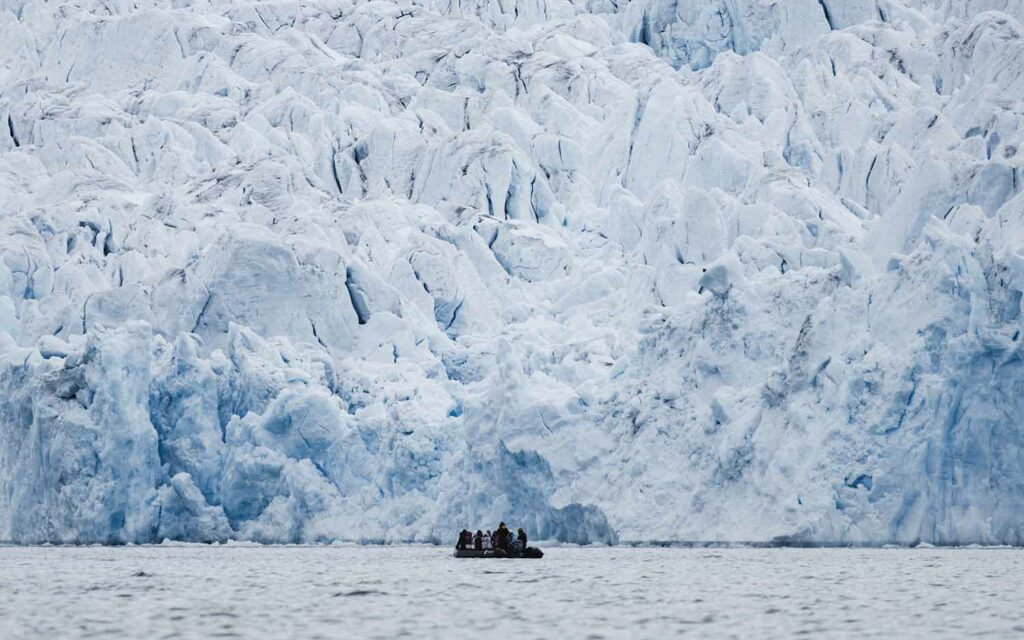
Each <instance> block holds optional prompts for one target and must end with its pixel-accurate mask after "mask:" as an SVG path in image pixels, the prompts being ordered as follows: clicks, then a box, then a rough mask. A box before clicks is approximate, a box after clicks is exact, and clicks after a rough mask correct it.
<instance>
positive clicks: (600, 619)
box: [0, 546, 1024, 639]
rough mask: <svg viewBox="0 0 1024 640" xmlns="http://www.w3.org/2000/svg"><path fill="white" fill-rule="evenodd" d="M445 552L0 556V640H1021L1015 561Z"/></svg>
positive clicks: (260, 550)
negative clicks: (982, 639)
mask: <svg viewBox="0 0 1024 640" xmlns="http://www.w3.org/2000/svg"><path fill="white" fill-rule="evenodd" d="M450 553H451V552H450V550H448V549H443V548H429V547H391V548H387V547H370V548H365V547H363V548H360V547H248V546H238V547H233V546H220V547H207V546H180V547H178V546H164V547H134V548H109V547H86V548H53V547H50V548H39V547H36V548H16V547H6V548H0V637H2V638H9V639H20V638H73V637H111V638H114V637H131V638H136V637H149V638H211V637H224V638H230V637H259V638H289V637H301V638H338V637H351V638H356V637H358V638H396V637H402V636H415V637H417V638H422V639H427V638H441V637H444V638H491V637H501V638H516V639H521V638H562V637H570V638H593V639H597V638H665V637H678V636H682V635H686V636H691V637H699V638H714V637H720V638H733V637H735V638H743V637H749V636H752V635H755V636H761V637H764V636H795V635H807V636H810V637H814V638H821V637H854V636H856V637H893V636H899V637H922V638H924V637H931V638H934V637H949V638H961V637H964V636H968V635H985V634H991V635H993V636H997V637H1000V638H1004V637H1024V609H1022V607H1021V606H1020V605H1021V602H1024V580H1022V579H1021V578H1022V576H1024V552H1022V551H1021V550H1014V549H976V550H974V549H959V550H939V549H927V550H922V549H917V550H907V549H901V550H836V549H832V550H824V549H819V550H811V549H721V550H719V549H714V550H709V549H575V548H555V549H549V550H548V552H547V556H546V557H545V558H544V559H542V560H468V559H467V560H456V559H454V558H452V557H450ZM495 634H496V635H495Z"/></svg>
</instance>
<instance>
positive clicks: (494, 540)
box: [455, 522, 526, 553]
mask: <svg viewBox="0 0 1024 640" xmlns="http://www.w3.org/2000/svg"><path fill="white" fill-rule="evenodd" d="M455 548H456V549H460V550H461V549H477V550H479V551H491V550H493V549H502V550H504V551H505V552H506V553H509V552H516V551H518V552H522V551H524V550H525V549H526V531H524V530H523V528H522V527H519V530H518V531H517V532H516V535H515V536H513V535H512V531H511V530H510V529H509V528H508V527H506V526H505V523H504V522H502V523H501V524H499V525H498V528H497V529H496V530H495V531H493V532H492V531H491V530H490V529H488V530H487V533H484V532H483V531H482V530H480V529H477V531H476V533H475V534H474V533H473V532H472V531H470V530H469V529H463V530H462V531H460V532H459V542H458V544H456V545H455Z"/></svg>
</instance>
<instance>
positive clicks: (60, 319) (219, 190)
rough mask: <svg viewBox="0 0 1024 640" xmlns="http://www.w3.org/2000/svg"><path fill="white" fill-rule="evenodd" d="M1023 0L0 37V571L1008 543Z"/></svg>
mask: <svg viewBox="0 0 1024 640" xmlns="http://www.w3.org/2000/svg"><path fill="white" fill-rule="evenodd" d="M1022 22H1024V0H784V1H782V0H776V1H770V0H617V1H616V0H395V1H379V0H374V1H368V0H326V1H318V0H314V1H303V2H291V1H287V0H283V1H276V2H257V3H252V2H233V1H232V2H229V1H227V0H206V1H198V2H194V3H187V2H181V1H173V2H171V1H159V2H158V1H150V0H133V1H130V0H79V1H76V2H43V1H27V0H0V231H2V233H0V540H7V541H13V542H19V543H32V542H44V541H51V542H108V543H130V542H154V541H161V540H163V539H168V538H169V539H175V540H198V541H219V540H228V539H245V540H255V541H261V542H325V541H334V540H352V541H364V542H373V541H381V542H389V541H443V542H446V543H449V542H451V540H450V537H451V534H452V532H453V531H457V530H458V529H460V528H461V527H463V526H473V527H477V526H483V525H487V524H492V523H496V522H497V521H498V519H505V520H508V521H509V522H511V523H515V524H516V525H519V524H522V525H524V526H526V527H527V529H528V530H529V531H530V532H531V536H532V537H533V538H535V539H561V540H565V541H572V542H581V543H585V542H595V541H596V542H615V541H622V542H629V541H641V540H646V541H685V540H691V541H692V540H701V541H727V540H728V541H767V542H772V541H774V542H784V543H795V544H801V543H840V544H882V543H907V544H912V543H915V542H919V541H922V542H929V543H934V544H958V543H975V542H977V543H1003V544H1024V426H1022V425H1024V393H1022V392H1024V357H1022V356H1024V351H1022V348H1021V344H1022V338H1021V329H1022V318H1021V302H1022V291H1024V196H1022V195H1021V190H1022V184H1024V26H1022Z"/></svg>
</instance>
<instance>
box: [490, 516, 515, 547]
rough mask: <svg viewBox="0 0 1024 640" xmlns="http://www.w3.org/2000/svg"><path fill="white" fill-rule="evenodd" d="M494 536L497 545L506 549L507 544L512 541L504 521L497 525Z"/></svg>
mask: <svg viewBox="0 0 1024 640" xmlns="http://www.w3.org/2000/svg"><path fill="white" fill-rule="evenodd" d="M494 537H496V538H497V543H498V544H497V547H498V548H499V549H504V550H505V551H508V547H509V544H511V543H512V532H511V531H509V530H508V527H506V526H505V523H504V522H502V523H501V524H499V525H498V530H497V531H495V532H494Z"/></svg>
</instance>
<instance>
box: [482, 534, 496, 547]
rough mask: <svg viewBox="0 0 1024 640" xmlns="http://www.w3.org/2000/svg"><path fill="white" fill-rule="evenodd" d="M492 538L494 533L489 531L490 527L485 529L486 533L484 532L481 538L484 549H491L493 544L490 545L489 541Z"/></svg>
mask: <svg viewBox="0 0 1024 640" xmlns="http://www.w3.org/2000/svg"><path fill="white" fill-rule="evenodd" d="M493 539H494V534H493V533H491V530H490V529H488V530H487V533H486V534H484V539H483V543H484V550H485V551H490V550H491V549H492V548H493V546H494V545H492V544H491V541H492V540H493Z"/></svg>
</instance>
